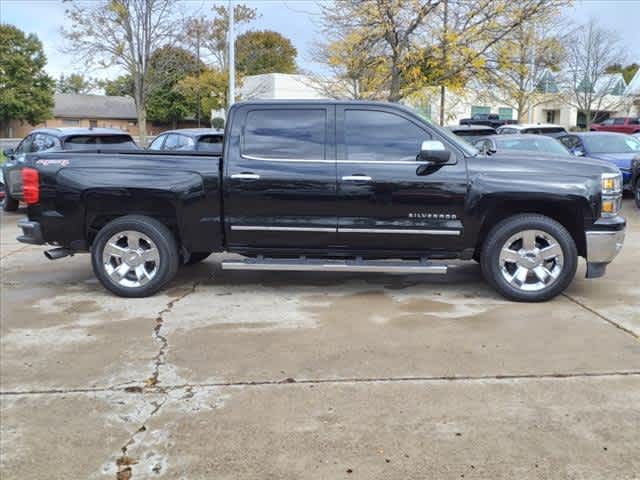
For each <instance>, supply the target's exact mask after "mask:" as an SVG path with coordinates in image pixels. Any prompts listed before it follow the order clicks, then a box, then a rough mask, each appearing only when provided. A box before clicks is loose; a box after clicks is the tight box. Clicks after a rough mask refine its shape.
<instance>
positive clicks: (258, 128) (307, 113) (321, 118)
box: [242, 109, 327, 160]
mask: <svg viewBox="0 0 640 480" xmlns="http://www.w3.org/2000/svg"><path fill="white" fill-rule="evenodd" d="M326 141H327V113H326V110H325V109H264V110H251V111H249V112H248V113H247V119H246V122H245V128H244V135H243V145H242V154H243V155H244V156H250V157H257V158H265V159H269V158H273V159H306V160H318V159H319V160H324V159H325V155H326V152H325V149H326Z"/></svg>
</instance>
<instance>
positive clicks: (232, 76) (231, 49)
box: [227, 0, 236, 108]
mask: <svg viewBox="0 0 640 480" xmlns="http://www.w3.org/2000/svg"><path fill="white" fill-rule="evenodd" d="M228 13H229V35H228V36H229V38H228V39H227V46H228V50H227V57H228V58H227V62H228V63H229V98H228V99H227V104H228V105H229V108H231V105H233V103H234V101H235V98H236V52H235V50H236V46H235V41H236V35H235V32H234V30H235V28H234V27H235V25H234V23H235V15H234V11H233V0H229V12H228Z"/></svg>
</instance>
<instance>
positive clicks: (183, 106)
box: [146, 46, 205, 128]
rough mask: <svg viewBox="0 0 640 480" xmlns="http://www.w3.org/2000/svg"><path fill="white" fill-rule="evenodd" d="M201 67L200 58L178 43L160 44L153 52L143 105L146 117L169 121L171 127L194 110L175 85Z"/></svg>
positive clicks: (164, 121)
mask: <svg viewBox="0 0 640 480" xmlns="http://www.w3.org/2000/svg"><path fill="white" fill-rule="evenodd" d="M204 68H205V66H204V64H202V62H199V61H198V59H197V58H196V57H195V56H194V55H193V54H192V53H191V52H189V51H187V50H185V49H184V48H181V47H175V46H164V47H161V48H159V49H158V50H156V51H155V52H153V54H152V55H151V59H150V70H149V71H150V75H149V85H150V87H149V93H148V96H147V105H146V106H147V113H148V116H149V119H151V120H155V121H159V122H163V123H171V124H172V126H173V127H174V128H175V127H176V126H177V123H178V122H179V121H181V120H183V119H184V118H186V117H188V116H189V115H191V114H193V113H195V112H194V111H193V110H190V104H189V102H188V101H187V100H186V99H185V98H184V96H183V95H181V94H180V92H179V91H178V90H177V89H176V86H177V84H178V83H179V82H180V81H181V80H183V79H184V78H186V77H187V76H190V75H196V74H197V73H198V72H200V71H201V70H202V69H204Z"/></svg>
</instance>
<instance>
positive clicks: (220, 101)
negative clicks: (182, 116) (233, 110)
mask: <svg viewBox="0 0 640 480" xmlns="http://www.w3.org/2000/svg"><path fill="white" fill-rule="evenodd" d="M228 83H229V78H228V76H227V74H226V72H222V71H220V70H213V69H207V70H204V71H202V72H201V73H200V76H199V78H198V76H196V75H191V76H188V77H185V78H184V79H182V80H181V81H180V82H179V83H178V84H177V85H176V87H175V89H174V90H175V91H176V92H177V93H178V94H179V95H181V96H182V97H183V98H184V99H185V101H186V104H187V105H188V110H189V111H190V112H195V111H197V110H198V106H199V108H200V112H202V118H203V119H204V120H206V121H210V120H211V111H212V110H219V109H222V108H224V107H225V106H226V105H227V86H228ZM203 92H205V94H203ZM198 104H199V105H198Z"/></svg>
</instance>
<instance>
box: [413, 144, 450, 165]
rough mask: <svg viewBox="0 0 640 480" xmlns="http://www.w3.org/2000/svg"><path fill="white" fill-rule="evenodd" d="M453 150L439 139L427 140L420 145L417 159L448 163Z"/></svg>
mask: <svg viewBox="0 0 640 480" xmlns="http://www.w3.org/2000/svg"><path fill="white" fill-rule="evenodd" d="M450 158H451V152H450V151H449V150H447V148H446V147H445V146H444V144H443V143H442V142H441V141H439V140H425V141H423V142H422V145H421V146H420V153H419V154H418V158H417V160H418V161H420V162H431V163H447V162H448V161H449V160H450Z"/></svg>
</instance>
